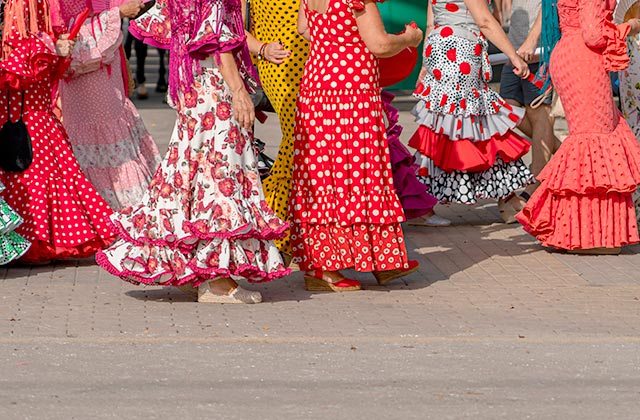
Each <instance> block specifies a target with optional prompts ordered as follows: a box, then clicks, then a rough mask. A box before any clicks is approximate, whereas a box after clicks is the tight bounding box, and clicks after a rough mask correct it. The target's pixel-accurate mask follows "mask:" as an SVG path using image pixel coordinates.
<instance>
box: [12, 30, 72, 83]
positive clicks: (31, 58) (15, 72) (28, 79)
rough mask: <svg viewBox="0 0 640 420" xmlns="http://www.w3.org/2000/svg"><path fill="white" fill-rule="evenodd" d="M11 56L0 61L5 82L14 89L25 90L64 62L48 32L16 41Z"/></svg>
mask: <svg viewBox="0 0 640 420" xmlns="http://www.w3.org/2000/svg"><path fill="white" fill-rule="evenodd" d="M11 47H12V50H11V53H10V54H9V56H8V57H7V58H6V59H4V60H2V61H0V70H2V76H3V83H6V85H7V86H9V87H10V88H11V89H13V90H25V89H28V88H29V87H31V86H32V85H34V84H36V83H39V82H40V81H41V80H43V78H45V77H47V75H48V74H49V73H50V72H51V71H52V68H53V67H55V66H56V65H58V64H60V63H62V59H61V58H60V57H59V56H58V55H57V54H56V49H55V44H54V42H53V40H52V39H51V38H50V37H49V36H48V35H46V34H41V35H39V36H38V37H36V36H32V37H29V38H26V39H21V40H19V41H15V42H14V43H13V44H12V45H11Z"/></svg>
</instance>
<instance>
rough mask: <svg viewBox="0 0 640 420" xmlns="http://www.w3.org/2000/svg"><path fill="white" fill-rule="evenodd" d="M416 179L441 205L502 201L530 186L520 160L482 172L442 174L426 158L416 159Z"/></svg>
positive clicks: (528, 172) (498, 162)
mask: <svg viewBox="0 0 640 420" xmlns="http://www.w3.org/2000/svg"><path fill="white" fill-rule="evenodd" d="M418 162H419V163H420V170H419V172H418V174H419V179H420V181H421V182H423V183H424V184H425V185H427V186H428V187H429V192H430V193H431V194H433V195H434V196H435V197H436V198H437V199H438V200H439V201H440V202H442V203H459V204H475V203H476V202H477V201H478V199H494V200H497V199H501V198H505V197H507V196H509V195H510V194H511V193H513V192H515V191H517V190H519V189H521V188H524V187H526V186H527V185H529V184H530V183H531V182H533V175H532V174H531V171H530V170H529V168H528V167H527V166H526V165H525V164H524V162H523V161H522V159H518V160H515V161H513V162H508V163H505V162H503V161H502V159H500V158H497V159H496V163H495V164H494V165H493V166H492V167H491V168H490V169H488V170H486V171H483V172H463V171H454V172H445V171H443V170H441V169H440V168H438V167H436V166H435V165H433V163H432V162H431V160H430V159H429V158H428V157H427V156H422V155H418Z"/></svg>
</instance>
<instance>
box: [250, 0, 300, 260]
mask: <svg viewBox="0 0 640 420" xmlns="http://www.w3.org/2000/svg"><path fill="white" fill-rule="evenodd" d="M299 5H300V1H299V0H253V1H251V16H252V22H253V34H254V36H255V37H256V38H257V39H258V40H260V41H261V42H276V41H281V42H282V44H284V46H285V48H287V49H289V50H290V51H291V56H290V57H289V59H288V60H286V61H285V62H284V63H282V64H280V65H276V64H273V63H270V62H268V61H266V60H261V61H259V62H258V63H257V64H258V72H259V73H260V82H261V84H262V88H263V89H264V91H265V93H266V94H267V96H268V97H269V100H270V101H271V104H272V105H273V107H274V109H275V111H276V113H277V114H278V118H279V120H280V128H281V130H282V140H281V141H280V149H279V150H278V156H277V157H276V161H275V163H274V165H273V167H272V168H271V175H270V176H269V177H268V178H267V179H265V180H264V182H263V188H264V194H265V200H266V201H267V203H268V204H269V207H271V208H272V209H273V211H274V212H275V213H276V214H277V215H278V217H279V218H280V219H282V220H289V196H290V193H291V174H292V171H293V130H294V124H295V115H296V98H297V96H298V91H299V89H300V80H301V79H302V72H303V70H304V63H305V62H306V61H307V57H308V55H309V47H308V45H307V41H306V40H304V38H302V37H301V36H300V35H298V26H297V23H298V8H299ZM275 242H276V246H278V248H279V249H280V250H281V251H283V252H286V253H287V254H291V253H292V251H291V245H290V240H289V237H288V236H286V237H285V238H284V239H281V240H277V241H275Z"/></svg>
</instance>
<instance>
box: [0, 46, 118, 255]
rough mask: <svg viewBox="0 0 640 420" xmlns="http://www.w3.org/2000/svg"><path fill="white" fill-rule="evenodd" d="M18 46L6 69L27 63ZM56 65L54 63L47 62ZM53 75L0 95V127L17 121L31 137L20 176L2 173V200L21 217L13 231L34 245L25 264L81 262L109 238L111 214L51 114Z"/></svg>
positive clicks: (25, 50) (27, 53)
mask: <svg viewBox="0 0 640 420" xmlns="http://www.w3.org/2000/svg"><path fill="white" fill-rule="evenodd" d="M31 53H32V50H31V49H30V48H29V45H28V44H26V43H25V44H21V46H20V47H18V48H16V49H14V50H13V52H12V54H11V56H10V57H9V58H8V59H7V62H5V64H7V68H9V69H10V68H13V67H18V66H19V65H20V63H24V62H27V60H31V59H32V57H31ZM50 63H51V64H56V63H57V59H56V60H51V61H50ZM51 83H52V80H51V73H50V72H43V73H41V79H40V80H39V81H38V82H36V83H35V84H33V85H31V86H30V87H29V88H27V89H26V90H24V91H11V92H10V93H9V94H8V95H7V93H6V91H5V92H3V93H2V94H0V124H3V123H4V122H5V121H7V119H8V118H9V112H7V111H8V110H9V111H10V116H11V118H12V120H16V119H18V118H19V117H20V114H21V107H22V108H23V109H24V112H23V120H24V122H25V124H26V126H27V129H28V130H29V134H30V135H31V141H32V147H33V163H32V164H31V166H30V167H29V169H27V170H26V171H24V172H22V173H8V172H2V171H0V181H1V182H2V183H4V184H5V185H6V187H7V189H6V191H5V192H3V193H2V197H3V198H4V199H5V200H6V201H7V203H8V204H9V205H10V206H11V207H12V208H14V209H15V210H16V211H17V212H18V213H19V214H20V215H21V216H22V217H23V218H24V223H23V224H22V225H21V226H20V227H19V228H18V229H17V230H16V232H17V233H19V234H21V235H22V236H24V237H25V238H26V239H27V240H29V241H31V242H32V246H31V249H30V250H29V251H28V253H27V254H26V255H25V257H24V259H25V260H26V261H44V260H51V259H63V258H83V257H88V256H91V255H93V254H94V253H95V252H96V251H97V250H99V249H101V248H102V247H104V246H106V245H108V244H109V243H111V242H112V240H113V235H112V233H111V230H110V227H109V224H108V218H109V216H110V215H111V213H112V211H111V209H110V208H109V207H108V205H107V203H106V202H105V201H104V200H103V199H102V198H101V197H100V195H99V194H98V193H97V192H96V190H95V189H94V188H93V186H92V185H91V183H90V182H89V181H88V180H87V178H86V177H85V176H84V174H83V173H82V171H81V170H80V167H79V165H78V162H77V161H76V159H75V157H74V155H73V152H72V149H71V145H70V143H69V141H68V139H67V136H66V133H65V131H64V129H63V127H62V124H61V123H60V122H59V121H58V120H57V119H56V117H55V116H54V114H53V112H52V104H51V89H52V87H51Z"/></svg>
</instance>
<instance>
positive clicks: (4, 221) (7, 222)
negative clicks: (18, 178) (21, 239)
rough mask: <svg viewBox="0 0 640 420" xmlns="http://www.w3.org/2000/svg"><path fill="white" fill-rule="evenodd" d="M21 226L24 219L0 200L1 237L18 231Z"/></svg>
mask: <svg viewBox="0 0 640 420" xmlns="http://www.w3.org/2000/svg"><path fill="white" fill-rule="evenodd" d="M0 192H1V190H0ZM21 224H22V217H20V215H19V214H18V213H16V212H15V211H13V209H12V208H11V207H10V206H9V205H8V204H7V202H6V201H4V199H2V198H0V235H2V234H6V233H9V232H12V231H14V230H16V228H18V226H20V225H21Z"/></svg>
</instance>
